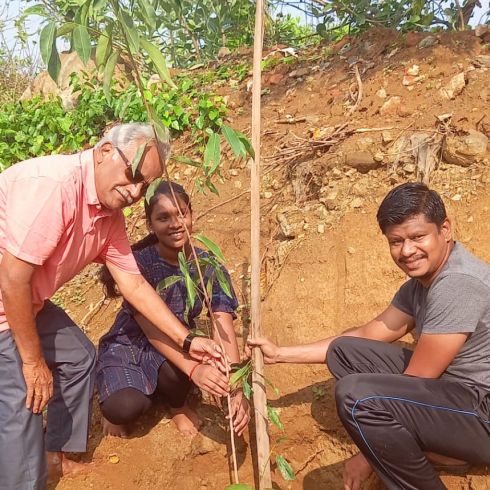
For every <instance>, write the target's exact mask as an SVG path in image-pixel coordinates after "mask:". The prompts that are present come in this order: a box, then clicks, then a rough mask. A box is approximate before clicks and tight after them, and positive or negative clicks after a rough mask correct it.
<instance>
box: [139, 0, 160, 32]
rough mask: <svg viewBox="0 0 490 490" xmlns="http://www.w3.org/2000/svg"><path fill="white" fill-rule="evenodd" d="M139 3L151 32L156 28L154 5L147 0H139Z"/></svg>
mask: <svg viewBox="0 0 490 490" xmlns="http://www.w3.org/2000/svg"><path fill="white" fill-rule="evenodd" d="M138 3H139V5H140V7H141V13H142V14H143V18H144V19H145V23H146V25H147V26H148V27H149V32H150V34H153V32H154V31H155V29H156V14H155V9H154V8H153V5H152V4H151V3H150V2H148V1H147V0H138Z"/></svg>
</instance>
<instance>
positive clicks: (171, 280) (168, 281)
mask: <svg viewBox="0 0 490 490" xmlns="http://www.w3.org/2000/svg"><path fill="white" fill-rule="evenodd" d="M181 280H182V276H168V277H166V278H165V279H163V280H162V281H160V282H159V283H158V284H157V288H156V289H157V293H159V292H160V291H163V290H164V289H167V288H169V287H170V286H172V285H174V284H175V283H177V282H179V281H181Z"/></svg>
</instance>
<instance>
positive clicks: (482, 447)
mask: <svg viewBox="0 0 490 490" xmlns="http://www.w3.org/2000/svg"><path fill="white" fill-rule="evenodd" d="M377 219H378V223H379V226H380V228H381V231H382V232H383V234H384V235H385V236H386V238H387V240H388V245H389V248H390V253H391V256H392V258H393V260H394V262H395V263H396V265H397V266H398V267H399V268H400V269H401V270H403V271H404V272H405V273H406V274H407V276H409V277H410V279H409V280H408V281H407V282H405V284H403V286H402V287H401V288H400V289H399V290H398V292H397V293H396V295H395V297H394V298H393V301H392V302H391V304H390V305H389V306H388V308H387V309H386V310H385V311H384V312H383V313H381V314H380V315H379V316H378V317H376V318H375V319H373V320H371V321H370V322H368V323H366V324H365V325H362V326H360V327H356V328H352V329H350V330H347V331H346V332H344V333H343V334H342V335H340V336H337V337H330V338H327V339H325V340H321V341H319V342H315V343H312V344H307V345H296V346H290V347H279V346H276V345H274V344H273V343H272V342H270V341H268V340H267V339H264V338H259V339H250V340H249V342H248V343H249V345H250V346H251V347H260V349H261V350H262V352H263V354H264V358H265V362H267V363H278V362H288V363H323V362H325V361H326V363H327V365H328V368H329V369H330V371H331V372H332V374H333V375H334V376H335V378H336V379H337V386H336V390H335V397H336V402H337V411H338V414H339V417H340V419H341V421H342V423H343V425H344V427H345V428H346V430H347V431H348V432H349V434H350V436H351V437H352V439H353V440H354V442H355V443H356V445H357V447H358V448H359V450H360V454H358V455H357V456H355V457H354V458H352V459H351V460H349V461H348V462H347V463H346V465H345V469H344V486H345V490H357V489H359V488H360V487H361V484H362V481H363V480H364V479H365V478H367V477H368V476H369V474H370V473H371V471H372V470H374V471H375V472H376V473H377V474H378V476H379V477H380V478H381V480H382V481H383V482H384V484H385V485H386V487H387V488H389V489H410V490H436V489H437V490H439V489H443V488H445V487H444V485H443V483H442V482H441V480H440V478H439V477H438V474H437V473H436V471H435V469H434V467H433V465H432V464H431V463H430V462H429V460H428V457H431V458H434V459H437V460H439V461H441V462H452V463H454V464H457V463H464V462H465V461H466V462H470V463H475V464H484V465H488V464H490V266H489V265H488V264H486V263H484V262H482V261H481V260H479V259H477V258H476V257H475V256H473V255H472V254H471V253H470V252H468V251H467V250H466V249H465V248H464V247H463V246H462V245H461V244H460V243H455V242H454V241H453V239H452V234H451V224H450V222H449V220H448V218H447V216H446V210H445V207H444V204H443V202H442V200H441V198H440V196H439V195H438V194H437V193H436V192H435V191H433V190H430V189H428V188H427V186H425V185H424V184H420V183H408V184H402V185H400V186H398V187H396V188H395V189H393V190H392V191H391V192H390V193H389V194H388V195H387V196H386V197H385V199H384V200H383V202H382V203H381V206H380V208H379V210H378V214H377ZM411 330H415V335H416V337H417V338H418V341H417V344H416V347H415V349H414V351H413V352H412V351H410V350H408V349H404V348H402V347H400V346H398V345H396V344H392V342H394V341H396V340H398V339H400V338H401V337H403V336H404V335H405V334H406V333H407V332H409V331H411ZM429 453H434V454H429ZM441 455H443V456H444V457H446V458H444V457H442V456H441ZM452 458H456V460H454V459H452ZM460 460H462V461H460Z"/></svg>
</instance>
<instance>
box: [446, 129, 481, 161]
mask: <svg viewBox="0 0 490 490" xmlns="http://www.w3.org/2000/svg"><path fill="white" fill-rule="evenodd" d="M487 145H488V138H487V137H486V136H485V135H484V134H483V133H480V132H479V131H474V130H472V129H470V130H469V131H468V133H467V134H465V135H463V136H448V137H447V138H446V141H445V144H444V146H443V148H442V157H443V159H444V161H446V162H447V163H452V164H453V165H461V166H462V167H468V166H470V165H471V164H473V163H477V162H479V161H481V160H482V159H483V158H484V157H485V154H486V152H487Z"/></svg>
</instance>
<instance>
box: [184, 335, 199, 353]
mask: <svg viewBox="0 0 490 490" xmlns="http://www.w3.org/2000/svg"><path fill="white" fill-rule="evenodd" d="M194 337H196V335H194V334H193V333H189V335H187V337H186V338H185V339H184V343H183V344H182V350H183V351H184V352H185V353H186V354H189V351H190V350H191V343H192V339H193V338H194Z"/></svg>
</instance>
